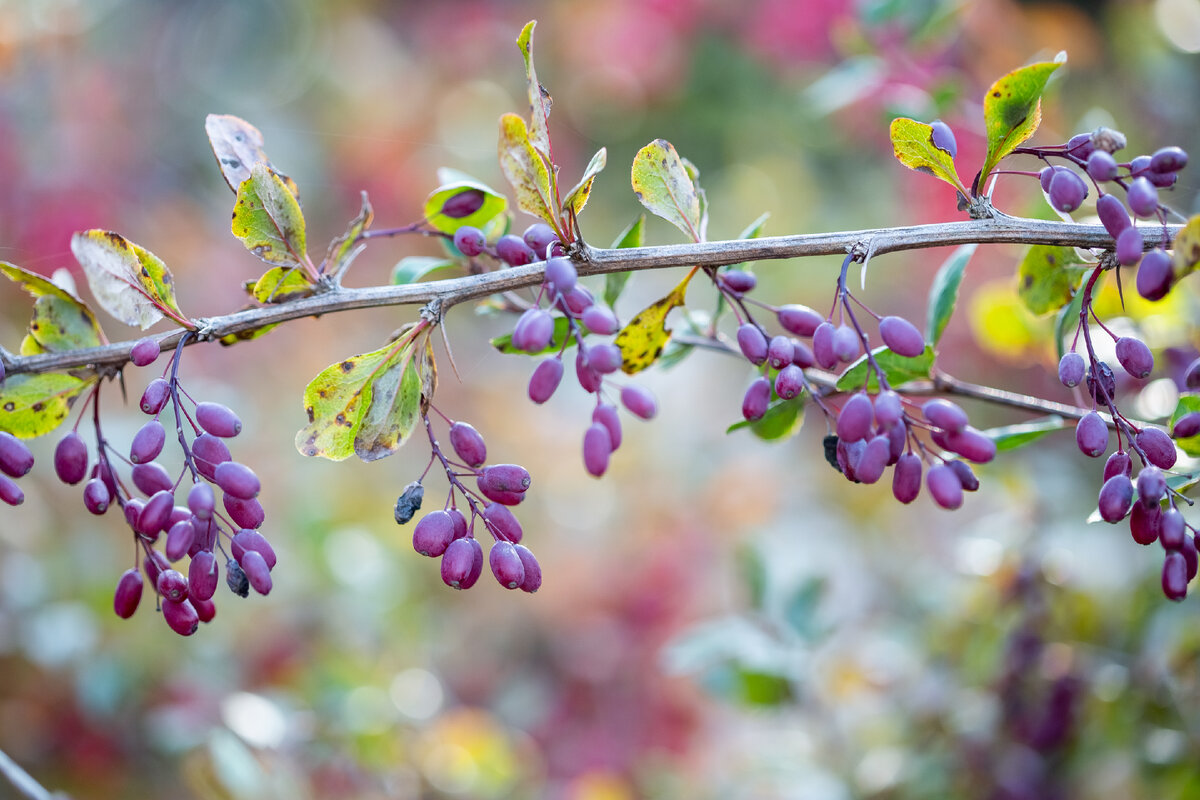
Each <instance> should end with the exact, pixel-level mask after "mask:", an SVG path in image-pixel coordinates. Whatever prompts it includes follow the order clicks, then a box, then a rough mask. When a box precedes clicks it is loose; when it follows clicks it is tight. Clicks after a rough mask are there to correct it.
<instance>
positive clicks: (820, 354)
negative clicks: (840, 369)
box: [812, 322, 838, 369]
mask: <svg viewBox="0 0 1200 800" xmlns="http://www.w3.org/2000/svg"><path fill="white" fill-rule="evenodd" d="M834 330H835V328H834V327H833V323H832V322H822V323H821V324H820V325H818V326H817V329H816V330H815V331H813V335H812V351H813V358H814V359H815V360H816V362H817V366H819V367H820V368H821V369H833V368H834V367H835V366H837V363H838V356H837V352H835V351H834V349H833V338H834Z"/></svg>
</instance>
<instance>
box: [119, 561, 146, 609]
mask: <svg viewBox="0 0 1200 800" xmlns="http://www.w3.org/2000/svg"><path fill="white" fill-rule="evenodd" d="M141 599H142V573H141V572H139V571H138V570H136V569H127V570H125V571H124V572H122V573H121V578H120V579H119V580H118V581H117V591H116V594H115V595H114V596H113V611H115V612H116V614H117V616H118V617H120V618H121V619H129V618H130V617H132V616H133V612H135V611H137V607H138V603H139V602H141Z"/></svg>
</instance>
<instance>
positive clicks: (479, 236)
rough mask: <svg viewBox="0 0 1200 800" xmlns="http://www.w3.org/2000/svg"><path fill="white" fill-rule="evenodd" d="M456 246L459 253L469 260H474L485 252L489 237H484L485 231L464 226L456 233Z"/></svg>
mask: <svg viewBox="0 0 1200 800" xmlns="http://www.w3.org/2000/svg"><path fill="white" fill-rule="evenodd" d="M454 246H455V247H457V248H458V252H460V253H462V254H463V255H464V256H467V257H468V258H473V257H474V256H477V255H479V254H480V253H482V252H483V251H484V248H486V247H487V237H486V236H484V235H483V231H481V230H479V228H475V227H472V226H471V225H463V226H462V227H461V228H459V229H458V230H456V231H455V232H454Z"/></svg>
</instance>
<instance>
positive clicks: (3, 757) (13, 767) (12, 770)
mask: <svg viewBox="0 0 1200 800" xmlns="http://www.w3.org/2000/svg"><path fill="white" fill-rule="evenodd" d="M0 775H3V776H4V777H5V778H8V782H9V783H11V784H12V785H13V788H14V789H16V790H17V791H18V792H20V793H21V796H23V797H26V798H28V799H29V800H65V798H66V795H63V794H58V793H55V792H50V791H48V790H47V789H46V787H44V786H42V785H41V784H40V783H38V782H37V781H36V780H34V779H33V776H32V775H30V774H29V773H28V772H26V771H25V770H24V769H22V768H21V765H20V764H18V763H17V762H15V761H13V760H12V759H11V758H9V757H8V754H7V753H5V752H4V751H3V750H0Z"/></svg>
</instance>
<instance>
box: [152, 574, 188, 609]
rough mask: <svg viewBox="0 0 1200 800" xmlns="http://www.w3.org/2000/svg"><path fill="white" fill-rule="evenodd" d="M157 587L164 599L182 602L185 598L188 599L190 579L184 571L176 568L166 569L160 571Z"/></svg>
mask: <svg viewBox="0 0 1200 800" xmlns="http://www.w3.org/2000/svg"><path fill="white" fill-rule="evenodd" d="M156 588H157V589H158V593H159V594H161V595H162V597H163V599H164V600H169V601H171V602H173V603H182V602H183V601H184V600H187V597H188V580H187V578H185V577H183V573H181V572H178V571H176V570H173V569H164V570H163V571H162V572H160V573H158V581H157V583H156Z"/></svg>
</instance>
